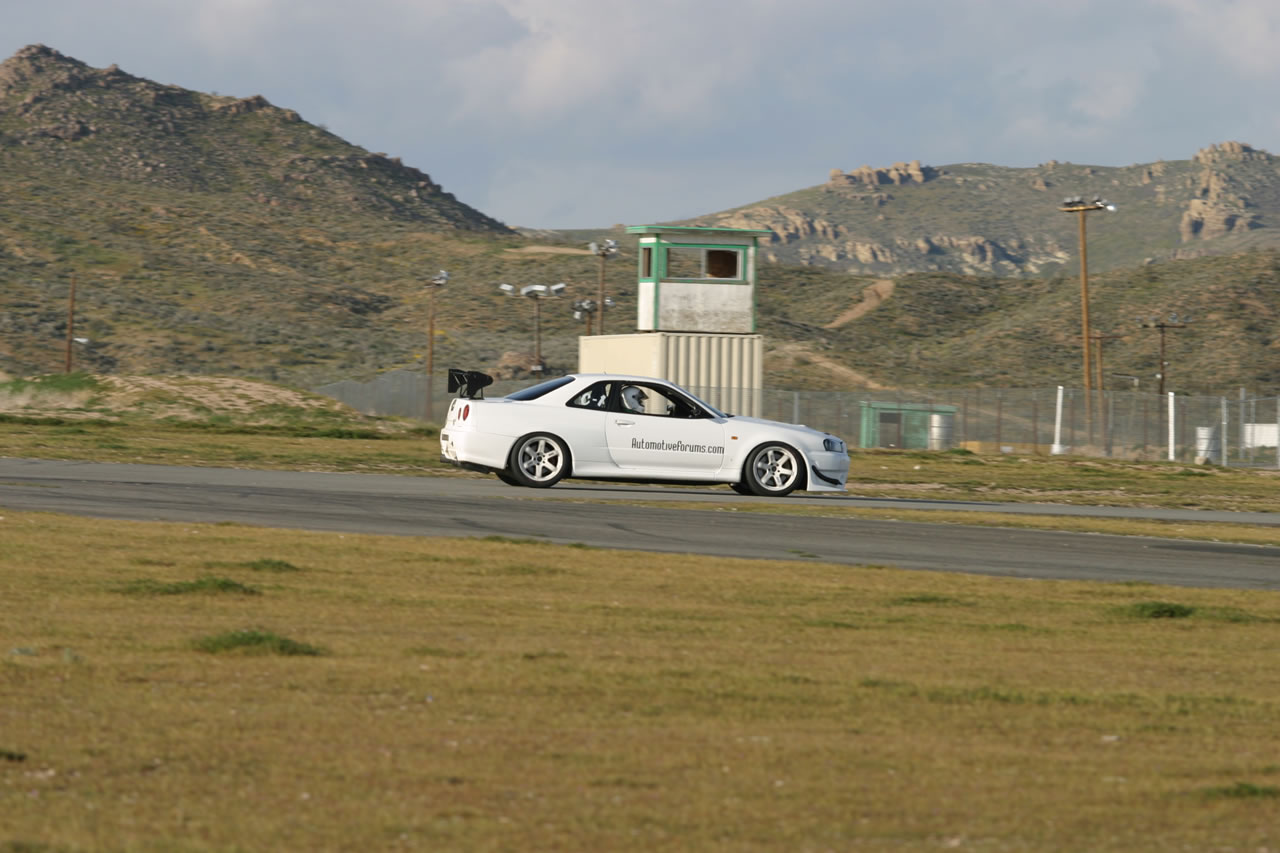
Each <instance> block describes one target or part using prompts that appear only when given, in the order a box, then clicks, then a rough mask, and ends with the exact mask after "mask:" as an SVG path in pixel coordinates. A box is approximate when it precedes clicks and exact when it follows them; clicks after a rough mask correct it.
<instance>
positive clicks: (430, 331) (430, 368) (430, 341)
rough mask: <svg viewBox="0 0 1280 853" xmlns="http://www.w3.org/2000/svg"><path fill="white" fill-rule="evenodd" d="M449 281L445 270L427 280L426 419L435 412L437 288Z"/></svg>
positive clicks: (430, 417) (428, 419)
mask: <svg viewBox="0 0 1280 853" xmlns="http://www.w3.org/2000/svg"><path fill="white" fill-rule="evenodd" d="M448 281H449V273H447V272H445V271H444V270H440V272H438V273H436V274H435V275H434V276H433V277H432V278H430V279H429V280H428V281H427V406H426V411H425V413H424V414H425V415H426V420H427V421H430V420H431V419H432V416H433V415H434V412H433V410H432V406H433V401H432V397H433V396H434V394H433V392H434V391H435V387H434V381H433V375H434V373H435V368H436V290H438V289H439V288H441V287H444V286H445V284H446V283H447V282H448Z"/></svg>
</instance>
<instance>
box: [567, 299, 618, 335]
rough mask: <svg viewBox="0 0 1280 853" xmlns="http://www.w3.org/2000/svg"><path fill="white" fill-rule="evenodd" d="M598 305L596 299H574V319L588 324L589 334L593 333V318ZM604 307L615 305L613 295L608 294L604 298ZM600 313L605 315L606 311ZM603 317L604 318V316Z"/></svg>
mask: <svg viewBox="0 0 1280 853" xmlns="http://www.w3.org/2000/svg"><path fill="white" fill-rule="evenodd" d="M596 305H597V303H596V300H594V299H575V300H574V301H573V319H575V320H581V321H583V322H584V323H586V324H587V334H588V335H590V334H591V318H592V317H593V316H594V315H595V313H596ZM604 307H605V308H612V307H613V299H612V298H611V297H608V296H606V297H605V298H604ZM600 313H601V315H603V314H604V311H603V310H601V312H600ZM601 319H603V316H602V318H601Z"/></svg>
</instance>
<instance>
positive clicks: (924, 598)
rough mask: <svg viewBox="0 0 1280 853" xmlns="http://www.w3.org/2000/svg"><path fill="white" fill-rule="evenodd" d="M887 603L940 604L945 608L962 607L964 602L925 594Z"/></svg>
mask: <svg viewBox="0 0 1280 853" xmlns="http://www.w3.org/2000/svg"><path fill="white" fill-rule="evenodd" d="M889 603H890V604H892V605H895V606H900V605H912V604H941V605H946V606H955V605H964V604H965V603H966V602H963V601H961V600H959V599H958V598H952V597H951V596H949V595H938V594H936V593H930V592H925V593H920V594H918V595H904V596H902V597H900V598H895V599H893V600H892V601H890V602H889Z"/></svg>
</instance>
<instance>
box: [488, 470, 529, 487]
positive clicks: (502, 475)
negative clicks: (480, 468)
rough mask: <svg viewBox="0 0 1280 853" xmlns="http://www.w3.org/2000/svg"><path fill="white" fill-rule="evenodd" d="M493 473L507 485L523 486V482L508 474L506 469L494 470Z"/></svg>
mask: <svg viewBox="0 0 1280 853" xmlns="http://www.w3.org/2000/svg"><path fill="white" fill-rule="evenodd" d="M493 473H495V474H497V475H498V479H499V480H501V481H502V482H504V483H506V484H507V485H508V486H523V485H524V483H522V482H520V481H519V480H517V479H516V478H515V477H512V476H511V475H510V474H508V473H507V472H506V471H494V472H493Z"/></svg>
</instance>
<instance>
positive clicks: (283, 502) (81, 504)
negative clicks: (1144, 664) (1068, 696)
mask: <svg viewBox="0 0 1280 853" xmlns="http://www.w3.org/2000/svg"><path fill="white" fill-rule="evenodd" d="M768 500H775V499H766V498H749V497H742V496H739V495H736V494H734V493H733V492H731V491H729V490H728V489H726V488H723V487H718V488H658V487H649V486H618V485H612V484H610V485H602V484H594V483H579V482H567V483H562V484H561V485H559V486H557V487H555V488H553V489H547V490H538V489H519V488H515V487H511V486H507V485H504V484H503V483H501V482H499V481H498V480H497V479H496V478H483V479H471V478H458V477H397V476H384V475H369V474H320V473H301V472H289V471H248V470H240V469H225V468H179V467H169V466H161V465H109V464H99V463H87V462H61V461H42V460H28V459H9V458H0V514H2V510H4V509H7V510H9V511H16V510H27V511H48V512H60V513H67V514H72V515H84V516H93V517H99V518H118V519H134V520H154V521H187V522H236V523H241V524H247V525H256V526H261V527H283V528H299V529H309V530H328V531H341V532H354V533H371V534H388V535H401V536H480V537H483V536H495V535H501V536H508V537H521V538H537V539H541V540H545V541H550V542H559V543H566V544H567V543H582V544H586V545H594V546H600V547H608V548H624V549H634V550H646V551H666V552H676V553H688V554H717V555H722V556H731V557H754V558H765V559H785V560H794V559H806V560H821V561H825V562H833V563H846V564H853V565H877V566H895V567H899V568H903V569H929V570H941V571H957V572H970V573H975V574H988V575H999V576H1005V577H1021V578H1057V579H1078V580H1108V581H1144V582H1148V583H1161V584H1177V585H1184V586H1205V587H1238V588H1253V589H1276V588H1280V548H1276V547H1260V546H1253V545H1234V544H1224V543H1214V542H1190V541H1178V540H1171V539H1154V538H1145V537H1130V536H1104V535H1097V534H1083V533H1056V532H1045V531H1031V530H1014V529H1006V528H996V527H968V526H963V525H954V524H923V523H916V522H901V521H880V520H869V519H837V518H817V517H797V516H781V515H768V514H762V513H746V512H744V513H735V512H732V511H710V510H707V511H701V510H694V509H688V508H677V507H675V506H673V508H670V509H668V508H663V507H652V506H635V505H632V504H630V503H627V502H628V501H630V502H634V501H644V502H650V503H657V502H674V501H695V502H697V501H703V502H705V501H715V502H717V503H723V504H727V505H730V506H733V505H743V506H746V505H748V504H750V503H752V502H760V501H768ZM777 500H782V501H785V502H788V503H791V504H796V505H816V506H832V507H837V506H844V507H849V506H857V507H865V506H875V507H881V508H885V507H889V508H893V507H897V508H901V509H943V508H945V509H952V510H986V511H1000V512H1018V513H1041V514H1059V515H1063V514H1074V515H1092V516H1105V517H1113V518H1121V517H1145V518H1162V519H1166V520H1192V519H1196V520H1206V521H1232V522H1241V523H1250V524H1269V525H1277V524H1280V517H1277V514H1273V513H1227V512H1198V511H1194V510H1142V509H1132V508H1114V507H1077V506H1045V505H1033V504H999V503H986V502H972V501H919V500H910V499H904V500H898V499H884V498H880V499H867V498H858V497H856V496H851V495H843V494H838V495H813V496H808V495H796V496H793V497H789V498H782V499H777ZM3 540H4V528H3V523H2V522H0V547H3Z"/></svg>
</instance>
